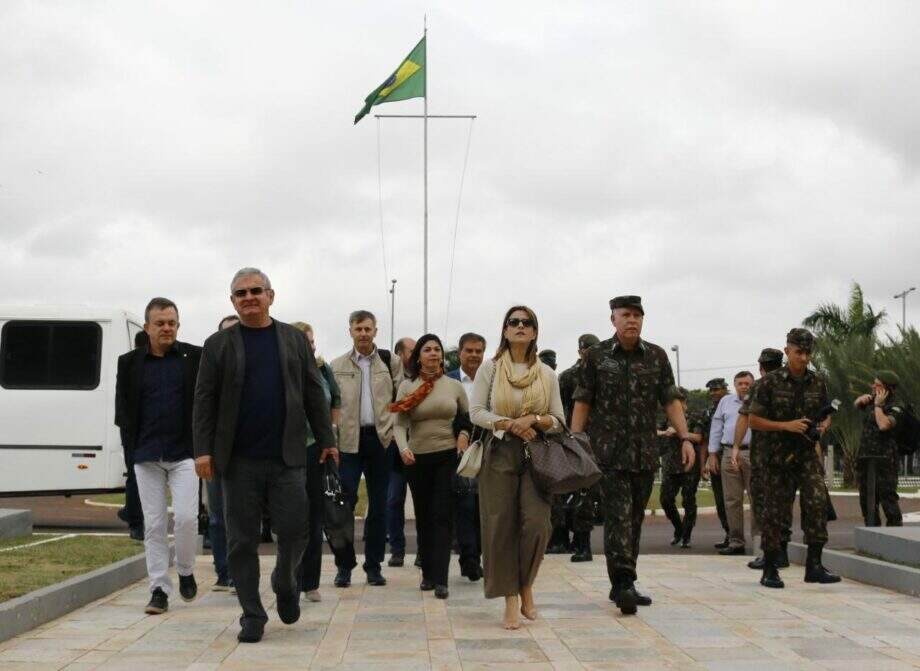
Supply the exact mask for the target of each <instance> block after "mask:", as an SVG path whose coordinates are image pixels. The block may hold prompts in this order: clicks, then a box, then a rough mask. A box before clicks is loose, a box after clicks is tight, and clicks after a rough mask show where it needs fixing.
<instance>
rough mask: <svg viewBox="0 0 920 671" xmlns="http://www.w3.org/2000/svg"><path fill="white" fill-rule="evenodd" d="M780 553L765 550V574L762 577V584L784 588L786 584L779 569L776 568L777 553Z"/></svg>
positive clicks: (774, 587)
mask: <svg viewBox="0 0 920 671" xmlns="http://www.w3.org/2000/svg"><path fill="white" fill-rule="evenodd" d="M777 554H778V553H770V554H769V555H768V554H767V553H766V552H764V556H763V575H762V576H761V577H760V584H761V585H763V586H764V587H770V588H772V589H782V588H783V587H785V586H786V584H785V583H784V582H783V581H782V578H780V577H779V571H777V570H776V559H775V557H776V555H777Z"/></svg>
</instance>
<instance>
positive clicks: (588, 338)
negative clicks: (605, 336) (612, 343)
mask: <svg viewBox="0 0 920 671" xmlns="http://www.w3.org/2000/svg"><path fill="white" fill-rule="evenodd" d="M600 341H601V340H600V338H598V337H597V336H596V335H594V334H593V333H585V334H584V335H583V336H581V337H580V338H579V339H578V349H588V348H589V347H593V346H594V345H596V344H597V343H599V342H600Z"/></svg>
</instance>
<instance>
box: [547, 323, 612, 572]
mask: <svg viewBox="0 0 920 671" xmlns="http://www.w3.org/2000/svg"><path fill="white" fill-rule="evenodd" d="M599 342H600V339H599V338H598V337H597V336H596V335H593V334H591V333H585V334H584V335H583V336H581V337H580V338H579V339H578V361H576V362H575V364H574V365H573V366H572V367H571V368H568V369H566V370H564V371H563V372H562V373H561V374H560V375H559V392H560V394H561V395H562V407H563V408H564V409H565V421H566V423H567V424H569V425H570V426H571V424H572V408H573V406H574V403H575V401H574V400H573V398H572V397H573V396H574V394H575V389H576V387H577V386H578V378H579V376H580V375H581V369H582V367H583V366H584V357H585V353H586V352H587V351H588V348H590V347H593V346H594V345H596V344H597V343H599ZM596 499H597V487H592V488H591V489H590V490H586V491H583V492H576V493H574V494H567V495H565V496H556V497H553V509H552V521H553V537H554V538H555V539H556V543H555V544H554V543H553V540H550V549H549V550H547V552H553V550H555V551H556V553H558V554H562V553H565V552H568V550H569V548H570V547H571V549H572V550H573V554H572V561H573V562H586V561H593V560H594V555H592V554H591V530H592V529H593V528H594V501H595V500H596ZM569 529H571V530H572V542H571V546H570V545H569Z"/></svg>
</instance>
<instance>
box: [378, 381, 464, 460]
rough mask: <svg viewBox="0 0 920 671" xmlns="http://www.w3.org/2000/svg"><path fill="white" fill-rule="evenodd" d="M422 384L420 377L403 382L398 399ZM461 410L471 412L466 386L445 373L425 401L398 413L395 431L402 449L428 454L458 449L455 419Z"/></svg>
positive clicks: (397, 443)
mask: <svg viewBox="0 0 920 671" xmlns="http://www.w3.org/2000/svg"><path fill="white" fill-rule="evenodd" d="M421 385H422V380H421V378H419V379H416V380H406V381H404V382H403V383H402V384H400V385H399V391H398V392H397V393H396V400H397V401H398V400H400V399H403V398H405V397H406V396H408V395H409V394H411V393H412V392H413V391H415V390H416V389H418V388H419V387H420V386H421ZM458 412H469V402H468V401H467V400H466V392H465V391H463V385H461V384H460V383H459V382H457V381H456V380H454V379H453V378H449V377H447V376H446V375H442V376H441V377H439V378H438V379H437V381H436V382H435V383H434V388H433V389H432V390H431V393H430V394H428V396H426V397H425V400H424V401H422V402H421V403H419V404H418V405H417V406H415V407H414V408H412V410H410V411H409V412H400V413H396V421H395V422H394V424H393V434H394V437H395V438H396V445H397V446H399V451H400V452H405V451H406V450H411V451H412V453H413V454H425V453H429V452H441V451H443V450H453V449H456V447H457V441H456V438H454V418H455V417H456V416H457V413H458ZM410 436H411V438H410Z"/></svg>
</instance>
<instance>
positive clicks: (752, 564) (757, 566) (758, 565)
mask: <svg viewBox="0 0 920 671" xmlns="http://www.w3.org/2000/svg"><path fill="white" fill-rule="evenodd" d="M748 568H751V569H754V570H755V571H761V570H763V555H761V556H759V557H757V559H752V560H751V561H749V562H748Z"/></svg>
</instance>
